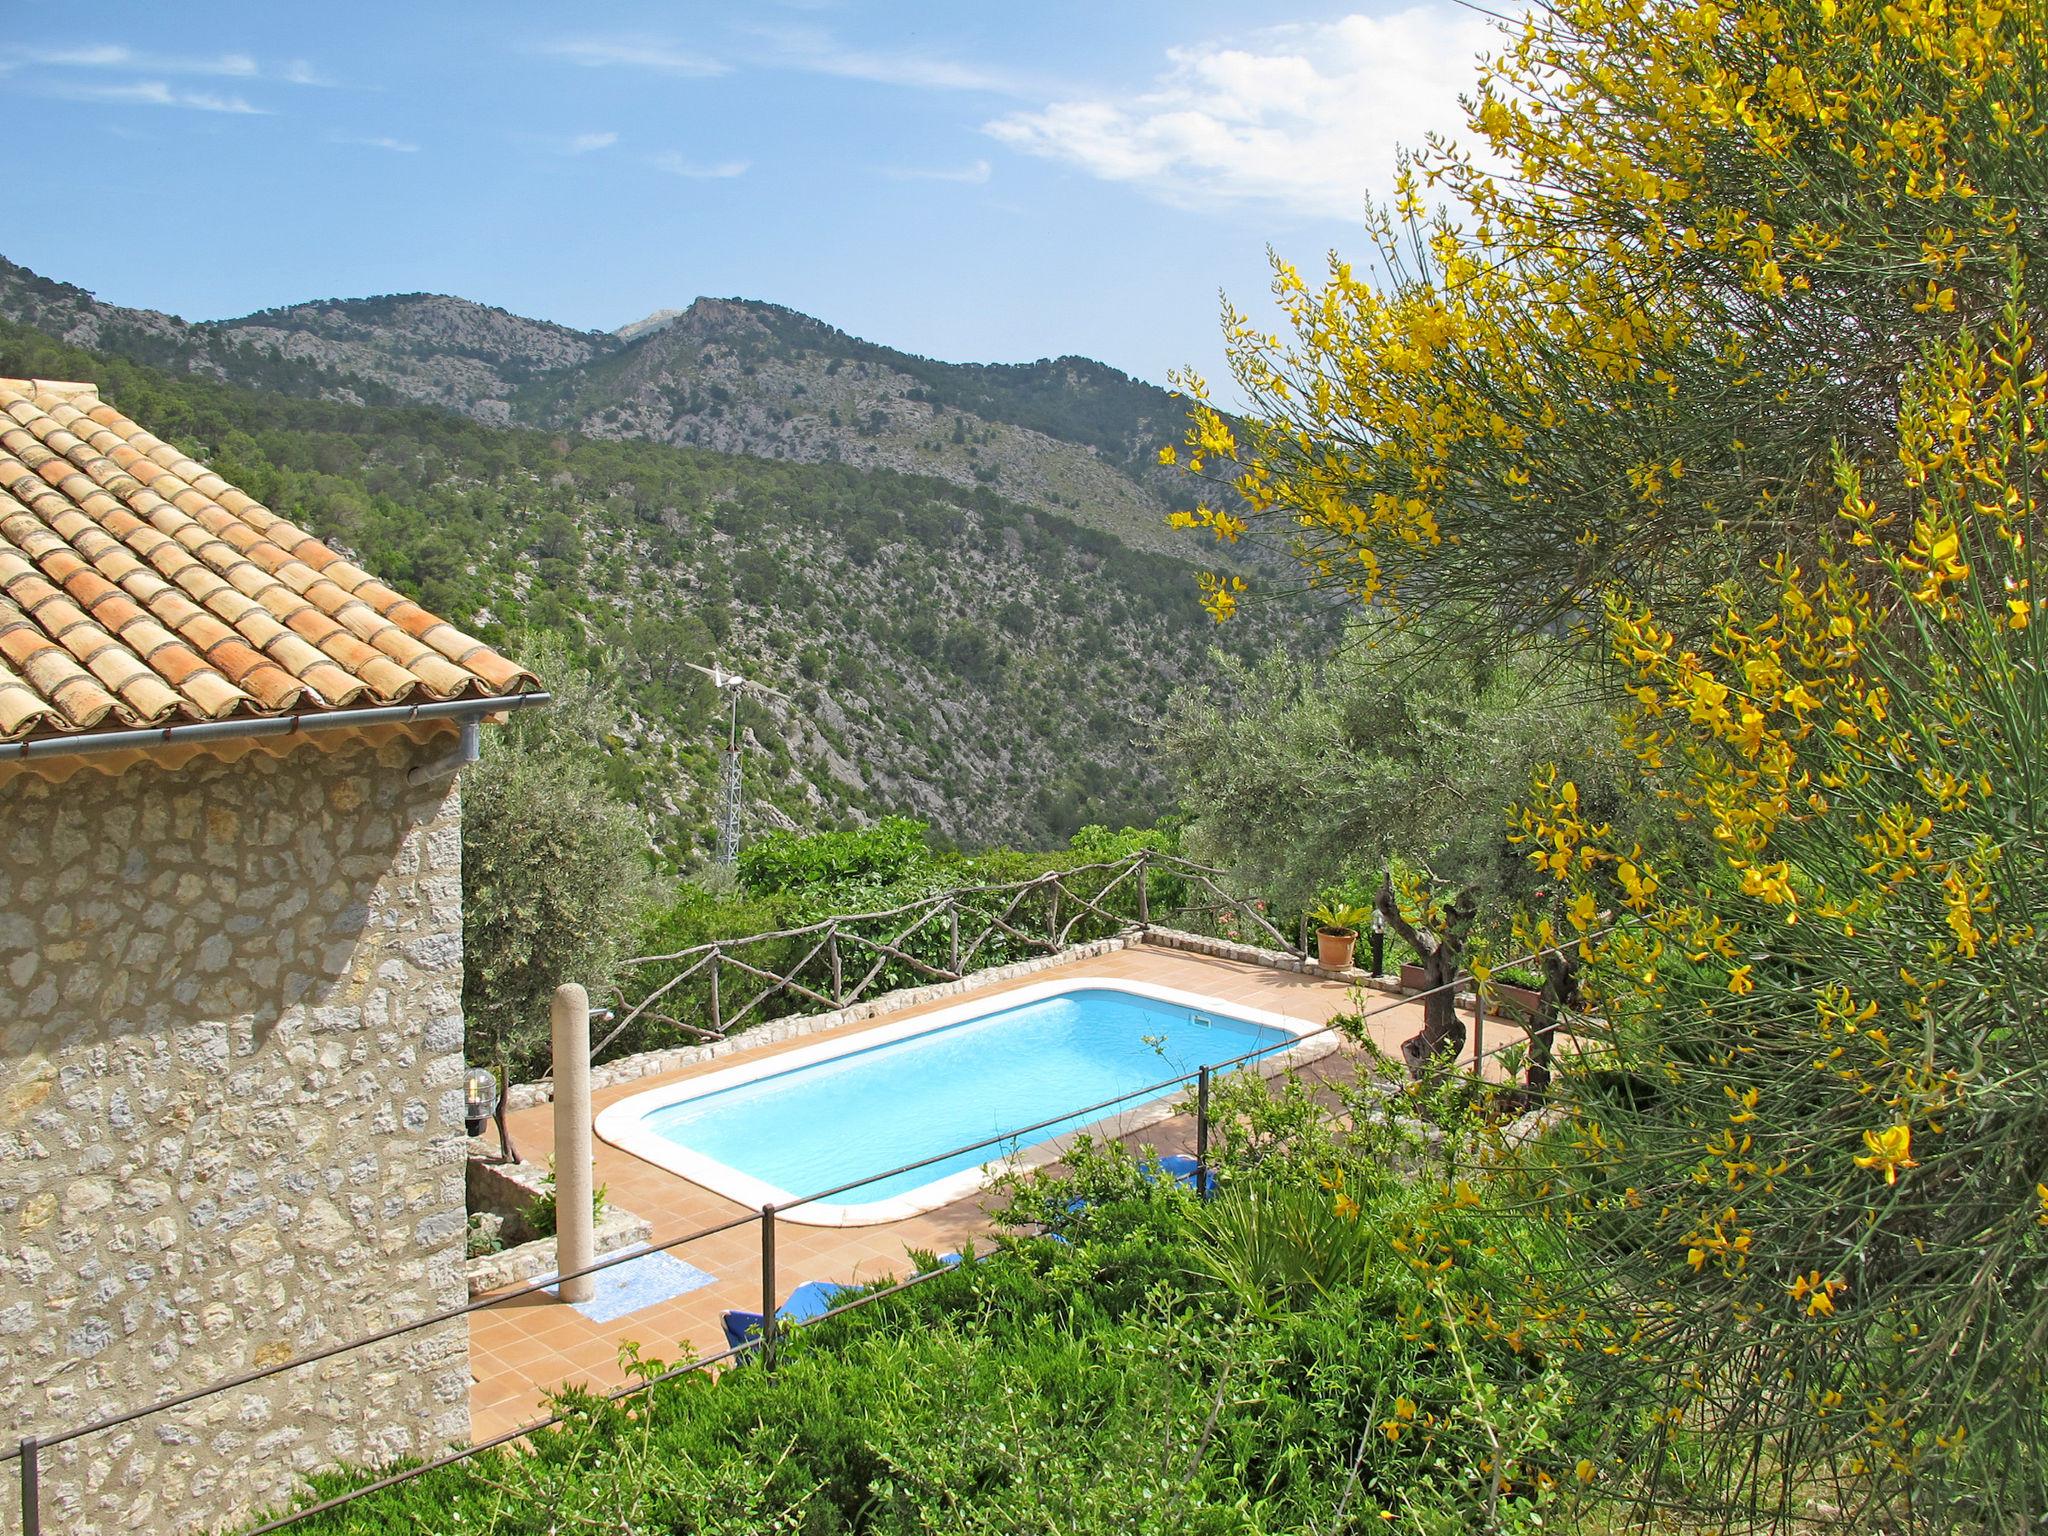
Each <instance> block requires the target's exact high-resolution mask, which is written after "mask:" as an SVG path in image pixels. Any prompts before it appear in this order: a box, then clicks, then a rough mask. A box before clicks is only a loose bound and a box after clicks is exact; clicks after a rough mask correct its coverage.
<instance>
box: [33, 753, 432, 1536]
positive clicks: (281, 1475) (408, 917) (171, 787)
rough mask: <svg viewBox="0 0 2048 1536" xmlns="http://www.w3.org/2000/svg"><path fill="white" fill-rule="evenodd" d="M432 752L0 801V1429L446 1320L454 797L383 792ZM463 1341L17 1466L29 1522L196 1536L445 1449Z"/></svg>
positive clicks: (193, 766)
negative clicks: (28, 1486)
mask: <svg viewBox="0 0 2048 1536" xmlns="http://www.w3.org/2000/svg"><path fill="white" fill-rule="evenodd" d="M440 745H441V743H439V742H422V741H417V740H407V739H404V738H387V739H385V740H384V741H382V742H381V743H378V742H366V741H354V742H351V743H349V744H347V745H345V746H344V747H342V748H340V749H338V750H335V751H331V752H330V751H322V750H318V749H317V748H314V747H311V746H301V747H300V748H298V749H297V750H294V751H292V752H290V753H288V754H285V755H267V754H251V755H249V756H245V757H243V758H241V759H240V760H238V761H235V762H232V763H229V762H222V761H215V760H199V761H195V762H191V763H188V764H186V765H184V766H182V767H179V768H176V769H168V768H164V767H161V766H156V765H151V764H144V765H140V766H135V767H131V768H128V769H127V770H126V771H124V772H121V773H119V774H118V775H115V776H111V777H109V776H106V775H103V774H100V773H96V772H80V773H77V774H74V775H73V776H72V777H70V778H69V779H67V780H66V781H64V782H62V783H57V784H52V783H47V782H44V781H42V780H40V779H36V778H30V777H15V778H11V779H8V780H6V781H4V782H0V979H4V984H0V998H4V1000H5V1004H6V1006H5V1008H4V1010H0V1425H5V1426H7V1428H6V1434H7V1436H8V1437H9V1439H10V1440H11V1439H12V1438H13V1437H14V1436H15V1435H19V1434H30V1433H35V1434H43V1435H47V1434H50V1433H53V1432H56V1431H59V1430H62V1429H65V1428H68V1427H71V1426H73V1425H77V1424H81V1423H85V1422H88V1421H90V1420H93V1419H96V1418H99V1417H102V1416H104V1415H107V1414H111V1413H114V1412H117V1411H120V1410H124V1409H127V1408H129V1407H131V1406H134V1405H137V1404H141V1403H145V1402H148V1401H150V1400H152V1399H157V1398H162V1397H167V1396H170V1395H172V1394H174V1393H176V1392H179V1391H182V1390H186V1389H189V1388H192V1387H195V1386H201V1385H205V1384H208V1383H210V1382H212V1381H214V1380H217V1379H219V1378H221V1377H224V1376H228V1375H231V1374H234V1373H236V1372H239V1371H245V1370H249V1369H251V1368H254V1367H259V1366H262V1365H265V1364H270V1363H275V1362H280V1361H283V1360H287V1359H289V1358H291V1357H292V1356H294V1355H297V1354H301V1353H304V1352H306V1351H308V1350H310V1349H314V1348H318V1347H320V1346H322V1345H324V1344H328V1343H332V1342H337V1341H339V1340H342V1339H345V1338H348V1337H351V1336H354V1335H358V1334H363V1333H368V1332H372V1331H374V1330H377V1329H380V1328H384V1327H387V1326H390V1325H392V1324H394V1323H399V1322H403V1321H405V1320H407V1319H409V1318H414V1317H420V1316H424V1315H426V1314H427V1313H429V1312H431V1311H436V1310H439V1309H442V1308H445V1307H451V1306H458V1305H460V1304H461V1303H462V1302H463V1301H464V1300H465V1298H466V1287H465V1285H464V1280H463V1232H464V1215H463V1153H464V1148H465V1145H466V1140H465V1137H464V1134H463V1123H462V1120H463V1104H462V1087H461V1077H462V1011H461V1007H462V876H461V851H462V839H461V825H460V803H459V799H458V796H457V794H456V792H455V788H454V781H453V780H443V781H441V782H439V783H436V784H430V785H425V786H421V787H418V788H414V787H411V786H408V785H407V783H406V782H405V771H406V769H407V768H408V767H409V766H410V765H411V764H413V763H415V762H419V761H421V760H423V759H424V758H426V757H428V756H430V755H432V754H433V753H434V752H435V751H437V750H439V747H440ZM467 1350H468V1343H467V1331H466V1328H465V1327H464V1325H463V1324H461V1323H460V1322H457V1323H453V1324H449V1325H446V1326H443V1327H440V1328H436V1329H432V1330H427V1331H424V1332H422V1333H420V1334H417V1335H412V1336H409V1337H407V1338H405V1339H401V1340H397V1341H393V1342H392V1343H390V1344H387V1345H384V1346H382V1347H379V1348H375V1349H369V1350H361V1351H354V1352H351V1353H348V1354H345V1355H341V1356H338V1357H336V1358H335V1359H333V1360H330V1361H326V1362H323V1363H321V1364H319V1365H315V1366H310V1367H305V1368H301V1369H299V1370H296V1371H292V1372H289V1373H286V1374H284V1375H281V1376H278V1377H274V1378H272V1379H270V1380H267V1381H264V1382H262V1383H259V1384H257V1385H255V1386H251V1387H248V1388H244V1389H241V1390H238V1391H235V1392H231V1393H226V1394H222V1395H219V1396H216V1397H213V1398H209V1399H205V1400H203V1401H201V1402H199V1403H196V1404H194V1405H192V1406H191V1407H188V1408H183V1409H178V1410H174V1411H169V1412H165V1413H161V1414H156V1415H152V1416H150V1417H147V1418H144V1419H141V1420H139V1421H137V1422H135V1423H133V1424H129V1425H126V1426H124V1427H122V1428H120V1429H118V1430H113V1431H109V1432H105V1433H102V1434H97V1435H93V1436H88V1437H85V1438H83V1439H81V1440H77V1441H73V1442H71V1443H70V1444H68V1445H64V1446H60V1447H55V1448H52V1449H49V1450H46V1451H45V1452H43V1456H42V1478H43V1498H42V1511H43V1522H44V1529H45V1530H58V1531H65V1532H67V1533H76V1536H89V1533H105V1536H112V1533H115V1532H120V1533H123V1536H133V1533H141V1532H158V1531H162V1532H170V1531H178V1532H188V1531H205V1530H211V1529H214V1528H215V1527H216V1526H217V1525H219V1524H220V1523H222V1522H223V1521H226V1520H228V1519H230V1518H231V1517H233V1516H235V1515H238V1514H240V1513H243V1512H245V1511H248V1510H251V1509H254V1508H257V1507H261V1506H265V1505H271V1504H275V1503H278V1502H281V1501H282V1500H284V1499H285V1498H286V1497H288V1496H289V1495H290V1494H291V1493H292V1491H293V1490H294V1487H295V1486H296V1484H297V1481H298V1479H299V1476H300V1475H301V1474H303V1473H304V1472H307V1471H309V1470H312V1469H313V1468H316V1467H320V1466H324V1465H328V1464H331V1463H335V1462H340V1461H349V1462H373V1463H374V1462H381V1461H385V1460H387V1459H389V1458H392V1457H395V1456H399V1455H404V1454H408V1453H420V1452H426V1451H431V1450H433V1449H435V1448H438V1447H440V1446H443V1445H445V1444H447V1443H449V1442H454V1441H462V1440H465V1439H466V1438H467V1436H468V1428H469V1420H468V1383H469V1373H468V1355H467ZM13 1470H14V1469H13V1468H12V1467H11V1466H9V1467H7V1468H6V1469H5V1471H6V1473H8V1474H11V1473H12V1472H13ZM13 1507H14V1494H13V1493H12V1491H11V1490H9V1491H7V1492H6V1494H5V1497H4V1498H0V1508H7V1509H10V1510H11V1509H12V1508H13ZM0 1526H11V1522H10V1521H0Z"/></svg>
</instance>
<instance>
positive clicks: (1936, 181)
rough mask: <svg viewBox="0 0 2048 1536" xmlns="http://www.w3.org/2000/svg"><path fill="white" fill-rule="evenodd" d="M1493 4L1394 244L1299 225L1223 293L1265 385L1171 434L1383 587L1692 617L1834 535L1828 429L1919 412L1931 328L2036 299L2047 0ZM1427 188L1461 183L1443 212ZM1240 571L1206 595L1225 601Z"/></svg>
mask: <svg viewBox="0 0 2048 1536" xmlns="http://www.w3.org/2000/svg"><path fill="white" fill-rule="evenodd" d="M1524 17H1525V19H1523V20H1521V21H1519V22H1517V23H1515V24H1512V25H1510V26H1507V27H1505V28H1504V30H1503V35H1502V39H1501V47H1500V49H1499V51H1498V53H1497V54H1496V55H1495V56H1494V57H1493V58H1491V59H1490V60H1488V61H1487V62H1486V64H1485V65H1484V67H1483V68H1482V70H1481V72H1480V75H1479V80H1478V86H1477V90H1476V93H1475V94H1474V96H1473V97H1471V98H1470V100H1469V106H1470V109H1471V110H1470V120H1471V128H1472V148H1470V149H1469V150H1467V149H1460V148H1457V147H1453V146H1451V145H1447V144H1436V145H1433V146H1431V147H1430V148H1429V149H1427V150H1426V151H1424V152H1422V153H1420V154H1418V155H1417V156H1416V157H1415V158H1414V159H1413V160H1412V161H1411V162H1410V163H1409V164H1408V165H1407V167H1406V168H1405V169H1404V171H1403V173H1402V177H1401V184H1400V191H1399V195H1398V198H1397V200H1396V201H1395V203H1394V205H1393V206H1392V208H1390V209H1381V210H1379V211H1378V212H1377V213H1376V214H1375V215H1374V223H1373V227H1372V233H1373V235H1374V238H1375V241H1376V244H1377V247H1378V249H1377V252H1376V256H1377V260H1376V261H1375V262H1374V263H1372V264H1371V265H1370V266H1369V267H1366V268H1354V267H1353V266H1352V265H1350V264H1349V263H1347V262H1345V261H1343V260H1341V259H1339V258H1338V257H1335V256H1333V257H1332V258H1331V263H1330V268H1329V272H1328V276H1327V277H1326V279H1325V280H1324V281H1322V282H1321V283H1311V282H1309V281H1307V280H1306V279H1304V278H1303V276H1302V275H1301V273H1300V272H1299V271H1297V270H1296V268H1295V267H1294V266H1292V265H1291V264H1289V263H1287V262H1286V261H1284V260H1276V262H1275V265H1274V284H1273V296H1274V298H1275V299H1276V301H1277V303H1278V305H1279V308H1280V311H1281V313H1282V315H1283V317H1284V322H1285V323H1284V325H1283V326H1282V327H1281V329H1280V330H1279V331H1278V332H1275V333H1268V332H1266V331H1263V330H1262V329H1260V328H1259V327H1258V326H1256V325H1255V324H1254V323H1253V322H1252V320H1251V319H1250V318H1249V317H1248V316H1247V315H1245V314H1244V313H1241V312H1239V311H1237V310H1236V309H1234V308H1232V309H1228V310H1226V313H1225V317H1224V323H1225V339H1226V345H1227V349H1228V353H1229V358H1230V363H1231V367H1232V371H1233V373H1234V374H1235V376H1236V379H1237V383H1238V385H1239V388H1240V390H1241V392H1242V394H1243V395H1244V397H1245V398H1246V399H1247V400H1248V401H1249V403H1250V409H1249V412H1248V413H1247V417H1246V418H1245V419H1244V420H1241V421H1237V420H1233V419H1232V418H1228V417H1226V416H1225V415H1223V414H1222V413H1220V412H1219V411H1217V410H1214V409H1211V408H1208V407H1207V406H1206V404H1203V403H1202V402H1204V401H1205V400H1206V389H1205V386H1204V382H1203V381H1202V380H1201V379H1200V378H1198V377H1193V376H1185V377H1183V378H1182V379H1181V383H1182V384H1183V386H1184V387H1185V388H1186V389H1188V391H1189V392H1190V393H1191V394H1192V395H1193V396H1194V397H1195V398H1196V401H1197V403H1198V404H1197V409H1196V410H1195V412H1194V413H1193V417H1192V424H1191V426H1190V429H1189V431H1188V433H1187V435H1186V439H1185V441H1184V442H1183V443H1181V444H1180V445H1177V446H1175V447H1169V448H1167V449H1165V450H1163V451H1162V455H1161V456H1162V458H1163V459H1165V460H1167V461H1169V462H1172V461H1178V462H1179V463H1180V464H1182V465H1183V467H1185V468H1187V469H1189V470H1191V471H1193V472H1195V473H1196V474H1197V475H1200V476H1202V477H1204V478H1205V479H1211V480H1214V481H1217V482H1220V483H1222V484H1224V485H1227V486H1228V487H1229V488H1230V491H1231V492H1232V493H1233V494H1229V495H1219V496H1215V497H1213V498H1211V500H1210V502H1209V503H1207V504H1205V505H1202V506H1198V507H1196V508H1194V509H1193V510H1191V511H1189V512H1186V513H1183V514H1181V516H1180V521H1181V522H1182V523H1183V524H1185V525H1189V526H1194V527H1199V528H1205V529H1208V530H1209V531H1211V532H1213V533H1214V534H1215V536H1217V537H1218V538H1221V539H1224V540H1231V541H1234V540H1237V539H1239V538H1242V537H1245V536H1246V535H1247V534H1248V533H1250V532H1253V531H1256V530H1260V529H1266V530H1276V531H1279V532H1281V533H1284V534H1285V535H1286V536H1288V537H1289V538H1291V540H1292V541H1293V545H1294V549H1295V552H1296V553H1297V554H1298V555H1299V557H1300V558H1301V559H1302V561H1303V562H1304V563H1305V565H1306V567H1307V569H1308V571H1309V573H1310V575H1311V579H1312V580H1314V581H1315V582H1317V583H1319V584H1322V585H1325V586H1329V587H1332V588H1337V589H1341V590H1345V591H1348V592H1350V593H1351V594H1353V595H1355V596H1356V597H1357V598H1359V599H1360V600H1362V601H1367V602H1371V601H1375V600H1378V601H1388V602H1392V603H1394V604H1396V605H1397V606H1398V605H1404V604H1410V603H1411V602H1412V603H1424V602H1426V603H1427V604H1429V605H1430V606H1432V607H1434V606H1436V605H1438V604H1440V603H1443V602H1445V601H1447V600H1450V599H1463V600H1467V601H1469V602H1470V603H1471V604H1472V605H1473V606H1474V607H1475V608H1483V609H1485V610H1487V611H1490V612H1492V613H1494V614H1496V615H1498V616H1499V617H1500V619H1501V620H1502V621H1503V623H1502V629H1503V630H1505V631H1506V632H1509V633H1513V632H1517V631H1524V632H1525V631H1526V630H1527V629H1528V628H1530V627H1532V626H1535V625H1538V624H1542V623H1547V622H1553V621H1559V620H1563V621H1572V620H1575V619H1578V618H1582V617H1583V616H1585V615H1586V614H1588V613H1597V612H1598V611H1599V606H1600V603H1601V602H1602V600H1603V599H1604V597H1605V596H1606V595H1607V594H1609V593H1610V592H1613V591H1616V590H1619V591H1623V592H1626V593H1628V594H1630V595H1632V596H1634V597H1636V598H1638V599H1639V600H1642V601H1647V602H1652V603H1655V604H1656V605H1657V607H1658V611H1659V613H1660V615H1661V617H1662V621H1663V622H1664V623H1666V624H1667V625H1670V626H1672V627H1674V628H1677V629H1679V630H1680V631H1681V632H1683V633H1685V634H1687V635H1688V637H1696V636H1697V634H1698V633H1699V632H1700V629H1701V626H1703V625H1704V624H1706V623H1709V622H1710V621H1711V617H1712V607H1711V604H1704V603H1703V602H1702V594H1703V593H1704V592H1706V591H1707V590H1708V589H1709V588H1711V587H1712V586H1713V585H1714V584H1715V583H1716V582H1717V581H1719V580H1721V579H1724V578H1730V577H1733V578H1736V579H1740V580H1744V581H1747V580H1748V579H1749V577H1750V576H1751V575H1752V574H1753V573H1754V571H1755V569H1756V564H1757V560H1758V559H1759V558H1761V557H1768V556H1769V555H1771V554H1774V553H1777V552H1779V551H1781V550H1791V551H1792V552H1794V553H1796V554H1797V555H1798V556H1799V557H1800V558H1802V559H1810V558H1811V556H1812V555H1813V553H1814V544H1813V539H1814V536H1815V531H1816V530H1817V529H1818V528H1819V527H1820V526H1821V525H1822V524H1823V523H1824V522H1825V521H1826V518H1827V516H1828V515H1829V512H1830V510H1831V503H1832V500H1833V497H1834V484H1833V469H1832V465H1833V459H1832V453H1833V450H1834V447H1835V445H1836V444H1838V443H1839V444H1842V445H1843V446H1845V447H1846V448H1847V449H1848V450H1849V451H1850V452H1851V454H1852V455H1853V456H1855V457H1856V458H1857V459H1858V461H1859V462H1861V463H1863V464H1864V465H1865V472H1866V473H1867V474H1870V475H1873V476H1876V477H1878V478H1880V479H1882V480H1884V481H1885V482H1886V483H1887V484H1896V483H1897V476H1896V474H1895V473H1893V472H1892V471H1890V470H1888V469H1886V468H1884V467H1883V465H1884V461H1885V460H1886V459H1887V458H1888V457H1889V455H1890V454H1891V452H1892V449H1893V448H1894V447H1895V433H1896V407H1897V400H1898V390H1899V386H1900V381H1901V380H1902V379H1903V378H1904V377H1905V376H1906V375H1907V373H1909V372H1910V371H1911V370H1912V368H1913V367H1914V366H1915V365H1916V364H1917V362H1918V359H1919V356H1920V349H1921V347H1922V346H1923V345H1924V344H1926V343H1927V342H1928V341H1931V340H1944V339H1949V338H1952V337H1954V336H1955V335H1957V334H1959V333H1960V332H1961V331H1962V330H1963V329H1964V328H1965V327H1966V326H1968V325H1971V324H1977V325H1985V324H1988V323H1989V322H1990V321H1992V320H1993V319H1994V318H1995V317H1996V315H1997V313H1998V312H1999V311H2000V309H2001V308H2002V307H2003V305H2004V303H2005V299H2006V294H2007V289H2008V285H2009V284H2010V283H2011V282H2013V281H2014V280H2015V276H2014V274H2015V268H2016V265H2017V270H2018V275H2017V281H2018V282H2019V284H2020V286H2021V291H2022V298H2023V301H2024V303H2025V304H2026V305H2027V306H2028V307H2029V308H2030V309H2031V310H2033V311H2034V312H2036V313H2038V312H2039V311H2040V308H2041V306H2042V305H2043V303H2044V302H2048V271H2044V270H2043V269H2041V268H2039V267H2037V266H2034V265H2028V264H2025V263H2023V262H2019V261H2018V258H2019V256H2020V254H2021V253H2023V252H2027V251H2039V250H2040V249H2041V248H2042V241H2043V236H2044V233H2048V159H2044V138H2043V135H2044V134H2048V6H2044V4H2043V3H2042V0H2012V3H2003V0H1557V3H1553V4H1548V5H1544V6H1537V7H1532V8H1530V9H1529V10H1528V11H1527V12H1526V13H1524ZM1433 204H1441V205H1442V211H1438V212H1431V211H1429V209H1430V207H1431V206H1432V205H1433ZM1242 592H1243V581H1242V579H1241V578H1232V577H1215V578H1212V579H1211V580H1210V581H1209V582H1207V583H1206V584H1205V599H1206V601H1207V602H1208V604H1209V606H1210V608H1211V611H1212V612H1213V613H1214V614H1215V615H1216V616H1217V617H1219V618H1223V617H1227V616H1228V615H1229V614H1230V613H1231V612H1232V611H1234V609H1235V608H1236V606H1237V603H1238V600H1239V598H1240V596H1241V594H1242Z"/></svg>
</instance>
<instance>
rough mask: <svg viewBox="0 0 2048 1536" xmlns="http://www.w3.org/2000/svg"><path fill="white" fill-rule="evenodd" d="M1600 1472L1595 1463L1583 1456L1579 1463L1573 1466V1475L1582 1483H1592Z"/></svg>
mask: <svg viewBox="0 0 2048 1536" xmlns="http://www.w3.org/2000/svg"><path fill="white" fill-rule="evenodd" d="M1598 1472H1599V1468H1597V1467H1595V1466H1594V1465H1593V1463H1591V1462H1590V1461H1588V1460H1586V1458H1585V1457H1583V1456H1581V1457H1580V1458H1579V1464H1578V1465H1577V1466H1576V1467H1573V1468H1572V1476H1573V1477H1576V1478H1577V1479H1578V1480H1579V1481H1580V1482H1581V1483H1586V1484H1590V1483H1591V1482H1592V1481H1593V1479H1594V1477H1595V1476H1596V1475H1597V1474H1598Z"/></svg>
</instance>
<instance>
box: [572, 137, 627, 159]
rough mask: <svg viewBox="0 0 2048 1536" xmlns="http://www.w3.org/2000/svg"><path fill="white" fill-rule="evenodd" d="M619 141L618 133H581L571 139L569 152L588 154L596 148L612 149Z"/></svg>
mask: <svg viewBox="0 0 2048 1536" xmlns="http://www.w3.org/2000/svg"><path fill="white" fill-rule="evenodd" d="M618 142H619V136H618V135H617V134H616V133H579V134H577V135H576V136H575V137H574V138H572V139H570V140H569V153H570V154H572V155H587V154H590V153H591V152H592V151H594V150H600V149H610V148H611V147H612V146H613V145H614V144H616V143H618Z"/></svg>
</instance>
